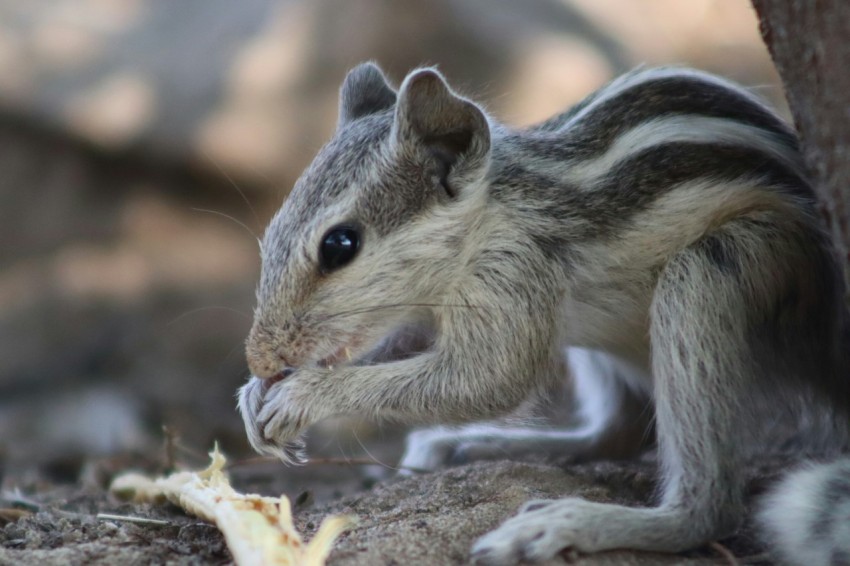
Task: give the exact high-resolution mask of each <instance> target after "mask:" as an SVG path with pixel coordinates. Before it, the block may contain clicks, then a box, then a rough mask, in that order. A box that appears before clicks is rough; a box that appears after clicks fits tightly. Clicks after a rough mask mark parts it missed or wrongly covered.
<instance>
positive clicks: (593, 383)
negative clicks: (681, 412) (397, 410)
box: [401, 348, 653, 473]
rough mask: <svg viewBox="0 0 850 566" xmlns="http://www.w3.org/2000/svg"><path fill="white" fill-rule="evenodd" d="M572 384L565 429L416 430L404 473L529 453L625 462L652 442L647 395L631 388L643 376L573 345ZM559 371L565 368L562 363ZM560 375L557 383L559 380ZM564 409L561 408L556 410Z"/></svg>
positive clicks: (642, 380)
mask: <svg viewBox="0 0 850 566" xmlns="http://www.w3.org/2000/svg"><path fill="white" fill-rule="evenodd" d="M568 360H569V366H570V373H571V374H572V379H571V380H569V383H564V385H565V386H572V387H571V388H572V389H573V391H572V392H570V393H568V394H567V395H555V396H557V397H562V398H563V397H567V403H568V404H573V405H575V406H576V408H577V409H578V410H577V411H574V413H575V414H573V415H570V419H569V421H570V422H571V423H573V424H572V426H570V427H564V428H554V427H551V426H545V427H544V426H517V425H516V424H510V423H507V422H506V423H480V424H473V425H466V426H461V427H442V426H441V427H434V428H426V429H420V430H416V431H413V432H411V433H410V435H409V436H408V438H407V442H406V448H405V453H404V456H403V458H402V460H401V470H402V472H403V473H409V472H410V471H416V470H422V471H425V470H434V469H437V468H440V467H442V466H446V465H457V464H464V463H467V462H470V461H474V460H498V459H521V458H523V457H525V456H528V455H530V454H545V455H551V456H562V455H567V456H571V457H574V458H575V459H576V460H592V459H600V458H613V459H621V458H629V457H632V456H635V455H636V454H638V453H639V452H640V451H642V450H643V449H644V448H645V447H646V446H647V445H648V444H650V443H651V442H652V440H653V434H652V431H651V420H652V409H651V406H650V402H649V398H648V396H647V395H646V394H645V393H643V392H641V391H640V390H639V388H637V387H636V384H638V383H645V382H646V379H645V378H644V376H641V375H637V374H639V372H638V371H637V370H636V369H634V368H632V367H630V366H628V365H627V364H625V363H623V362H621V361H619V360H617V359H615V358H613V357H611V356H608V355H607V354H603V353H601V352H597V351H591V350H585V349H581V348H570V349H569V351H568ZM560 370H561V372H563V371H564V368H563V366H560ZM564 377H565V376H563V375H561V376H560V380H561V382H562V383H563V382H564ZM561 409H562V410H563V407H562V408H561Z"/></svg>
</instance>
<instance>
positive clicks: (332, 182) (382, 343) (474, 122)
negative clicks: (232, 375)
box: [246, 63, 490, 377]
mask: <svg viewBox="0 0 850 566" xmlns="http://www.w3.org/2000/svg"><path fill="white" fill-rule="evenodd" d="M489 162H490V126H489V123H488V119H487V117H486V115H485V114H484V113H483V112H482V110H481V109H480V108H479V107H478V106H476V105H475V104H474V103H472V102H470V101H469V100H466V99H464V98H462V97H460V96H458V95H457V94H455V93H454V92H453V91H452V90H451V88H450V87H449V86H448V85H447V84H446V81H445V79H444V78H443V77H442V75H441V74H440V73H439V72H437V71H436V70H435V69H431V68H426V69H419V70H416V71H413V72H411V73H410V74H409V75H408V76H407V77H406V78H405V79H404V82H403V83H402V85H401V87H400V88H399V90H398V92H396V91H395V90H394V89H393V88H392V87H391V86H390V84H389V83H388V82H387V80H386V78H385V77H384V75H383V73H382V72H381V70H380V69H379V68H378V67H377V66H376V65H374V64H372V63H365V64H362V65H360V66H358V67H356V68H355V69H353V70H352V71H351V72H350V73H349V74H348V76H347V77H346V78H345V82H344V83H343V85H342V89H341V93H340V105H339V122H338V124H337V129H336V132H335V134H334V136H333V138H332V139H331V141H330V142H329V143H328V144H327V145H326V146H325V147H324V148H322V150H321V151H320V152H319V154H318V155H317V156H316V158H315V160H314V161H313V163H312V164H311V165H310V167H308V168H307V170H306V171H305V172H304V174H303V175H302V176H301V178H300V179H299V180H298V181H297V183H296V184H295V187H294V188H293V190H292V193H291V194H290V196H289V198H288V199H287V201H286V202H285V203H284V205H283V207H282V208H281V209H280V211H279V212H278V213H277V214H276V215H275V217H274V218H273V219H272V221H271V223H270V225H269V227H268V228H267V230H266V234H265V237H264V239H263V242H262V252H261V253H262V277H261V280H260V284H259V288H258V290H257V302H258V304H257V309H256V312H255V318H254V326H253V328H252V329H251V333H250V335H249V337H248V341H247V349H246V352H247V358H248V365H249V367H250V369H251V372H252V373H253V374H254V375H256V376H258V377H271V376H274V375H276V374H279V373H280V372H281V371H284V370H285V369H287V368H292V369H296V368H298V367H302V366H305V365H311V364H322V365H325V366H332V365H334V364H340V365H342V364H345V363H366V361H367V360H368V361H370V362H372V363H374V362H375V360H377V359H378V358H380V357H381V355H379V354H377V351H378V350H381V349H382V348H383V351H384V354H382V355H384V356H387V355H388V354H387V353H386V352H387V350H388V349H395V351H396V352H399V351H400V350H403V349H404V348H403V347H401V346H400V339H401V338H402V337H403V336H405V335H407V336H411V335H413V336H417V337H418V336H419V335H420V334H421V333H420V332H419V331H420V330H421V329H422V327H423V326H424V327H429V326H430V328H431V329H433V322H434V318H433V317H434V316H435V315H434V311H433V309H432V308H431V305H439V304H441V300H442V297H443V296H444V294H445V292H446V289H447V287H448V286H450V285H451V284H452V281H453V279H454V274H455V273H458V270H459V269H462V267H463V259H464V242H465V240H466V239H467V237H468V234H467V232H468V231H474V229H475V228H474V223H475V221H474V218H475V212H476V211H477V210H478V209H480V207H481V206H482V203H483V202H484V199H485V198H486V177H487V173H488V169H489ZM414 328H416V329H418V330H416V331H415V332H414V331H413V329H414ZM411 332H413V334H411ZM432 337H433V336H432ZM407 347H413V346H412V345H407ZM417 347H421V345H420V346H417Z"/></svg>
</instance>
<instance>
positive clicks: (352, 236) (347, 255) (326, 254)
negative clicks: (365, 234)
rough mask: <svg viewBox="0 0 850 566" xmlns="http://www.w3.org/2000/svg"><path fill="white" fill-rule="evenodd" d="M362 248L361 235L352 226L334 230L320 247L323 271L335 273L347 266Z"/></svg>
mask: <svg viewBox="0 0 850 566" xmlns="http://www.w3.org/2000/svg"><path fill="white" fill-rule="evenodd" d="M359 247H360V233H359V232H358V231H357V230H356V229H355V228H352V227H350V226H337V227H336V228H332V229H331V230H330V231H329V232H328V233H327V234H325V237H324V238H322V243H321V245H320V246H319V263H320V265H321V268H322V271H333V270H334V269H339V268H340V267H342V266H344V265H346V264H347V263H348V262H350V261H351V260H352V259H354V256H355V255H357V249H358V248H359Z"/></svg>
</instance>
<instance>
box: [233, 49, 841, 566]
mask: <svg viewBox="0 0 850 566" xmlns="http://www.w3.org/2000/svg"><path fill="white" fill-rule="evenodd" d="M261 256H262V275H261V279H260V282H259V285H258V289H257V307H256V311H255V318H254V324H253V327H252V329H251V331H250V334H249V336H248V339H247V344H246V356H247V360H248V365H249V368H250V370H251V373H252V374H253V376H252V377H251V378H250V379H249V381H248V383H247V384H245V385H244V386H243V387H242V388H241V389H240V391H239V401H238V406H239V410H240V412H241V414H242V417H243V419H244V422H245V426H246V430H247V435H248V438H249V441H250V442H251V444H252V445H253V447H254V448H255V449H256V450H258V451H259V452H262V453H265V454H270V455H275V456H277V457H279V458H281V459H282V460H284V461H286V462H297V461H300V460H302V459H303V458H304V455H303V446H304V445H303V441H302V440H301V436H302V433H303V431H304V429H305V427H307V426H308V425H310V424H312V423H315V422H316V421H318V420H321V419H323V418H325V417H328V416H331V415H338V414H357V415H364V416H369V417H377V418H389V419H395V420H398V421H403V422H406V423H414V424H429V423H430V424H443V425H460V424H461V423H468V422H471V421H487V420H492V419H498V418H502V417H504V416H506V415H510V414H511V412H512V411H514V410H515V409H517V407H520V406H523V405H524V404H525V403H527V402H528V401H529V400H530V399H535V398H542V397H545V396H547V395H550V396H552V395H556V393H557V392H558V391H559V388H560V387H562V384H563V383H564V381H565V377H566V376H567V375H568V373H572V374H573V376H574V380H573V381H572V382H571V383H572V386H573V388H574V391H575V393H574V394H575V400H576V401H577V403H578V405H579V406H580V411H581V413H582V414H584V415H586V416H588V417H590V423H589V424H588V425H587V426H583V427H581V428H573V429H541V428H540V427H533V426H525V427H514V428H508V427H505V426H499V425H496V424H493V425H484V424H472V425H467V426H465V427H463V426H460V427H457V426H455V427H453V428H446V427H442V428H440V427H438V428H432V429H423V430H419V431H415V432H413V433H412V434H411V436H410V438H409V441H408V446H407V451H406V453H405V455H404V457H403V463H404V464H405V465H409V466H412V467H418V468H426V469H434V468H437V467H439V466H441V465H444V464H448V463H452V462H455V461H458V460H459V459H460V460H463V459H465V458H469V457H486V456H487V454H488V453H489V454H492V453H498V454H516V455H521V454H524V453H527V452H529V451H534V450H546V451H554V452H561V453H565V454H574V455H576V456H579V457H600V456H612V455H613V456H616V457H621V456H628V455H633V454H635V453H637V452H639V451H640V450H642V449H643V448H644V447H645V444H646V442H644V438H645V437H646V436H647V435H646V431H647V430H648V427H652V428H653V429H654V438H655V442H656V444H657V451H658V458H659V484H660V493H659V497H658V502H657V505H656V506H654V507H624V506H619V505H613V504H603V503H598V502H591V501H586V500H583V499H578V498H567V499H558V500H547V501H530V502H528V503H527V504H525V505H524V506H523V507H522V508H521V509H520V510H519V512H518V514H517V515H516V516H514V517H512V518H510V519H508V520H507V521H505V522H504V523H503V524H502V526H500V527H499V528H497V529H496V530H494V531H492V532H490V533H488V534H485V535H484V536H483V537H481V538H480V539H479V540H478V541H477V542H476V543H475V544H474V546H473V548H472V559H473V561H474V562H476V563H478V564H494V565H502V564H514V563H516V562H517V561H519V560H526V561H540V560H546V559H549V558H551V557H553V556H554V555H556V554H557V553H559V552H561V551H563V550H565V549H569V550H571V551H574V552H579V553H594V552H599V551H604V550H608V549H637V550H648V551H661V552H678V551H683V550H687V549H691V548H695V547H698V546H700V545H702V544H705V543H706V542H708V541H711V540H714V539H716V538H718V537H723V536H726V535H729V534H731V533H733V532H734V531H735V530H736V529H737V528H738V527H739V525H740V524H741V523H742V521H743V518H744V516H745V513H746V503H745V484H746V478H745V477H744V473H743V471H742V468H743V466H744V462H745V458H746V457H747V454H746V446H747V445H751V444H752V443H756V444H757V443H758V442H766V441H765V440H764V439H765V438H767V436H764V435H767V434H768V433H769V431H770V429H771V425H772V424H773V423H774V422H775V420H776V419H777V418H781V419H783V420H786V419H796V420H795V421H794V422H795V423H796V422H798V421H799V423H800V430H802V431H803V432H804V435H805V441H806V442H807V443H810V445H811V446H816V445H817V446H821V445H823V446H837V447H839V448H838V449H837V450H841V449H843V447H844V446H845V445H846V443H847V442H848V428H850V427H848V424H850V420H848V412H850V379H848V367H850V363H848V362H850V360H848V345H850V324H848V321H849V320H850V319H848V312H847V309H846V308H845V306H844V293H845V286H844V280H843V277H842V273H841V269H840V267H839V262H838V260H837V258H836V257H835V252H834V250H833V247H832V243H831V241H830V238H829V236H828V234H827V232H826V230H825V228H824V226H823V221H822V219H821V217H820V213H819V209H818V203H817V199H816V197H815V194H814V192H813V189H812V186H811V183H810V181H809V179H808V177H807V174H806V169H805V166H804V164H803V159H802V157H801V152H800V150H799V147H798V141H797V137H796V134H795V132H794V131H793V129H792V128H791V127H790V126H788V125H787V124H786V123H785V122H784V121H783V120H782V119H781V118H779V117H778V116H777V114H776V113H775V112H773V111H772V110H771V109H770V108H769V107H768V106H767V105H766V104H764V103H763V102H762V101H761V100H760V99H758V98H757V97H755V96H754V95H752V94H751V93H749V92H748V91H747V90H745V89H744V88H742V87H740V86H738V85H735V84H733V83H731V82H728V81H726V80H725V79H721V78H719V77H716V76H713V75H710V74H708V73H704V72H700V71H695V70H688V69H681V68H658V69H640V70H637V71H634V72H631V73H629V74H626V75H623V76H621V77H619V78H617V79H615V80H614V81H612V82H611V83H610V84H608V85H607V86H605V87H603V88H601V89H600V90H598V91H597V92H595V93H593V94H591V95H590V96H588V97H587V98H586V99H585V100H583V101H582V102H580V103H579V104H577V105H576V106H574V107H572V108H571V109H569V110H568V111H566V112H564V113H562V114H559V115H556V116H554V117H552V118H550V119H548V120H546V121H545V122H542V123H540V124H537V125H534V126H532V127H528V128H525V129H512V128H509V127H507V126H504V125H502V124H500V123H498V122H497V121H496V120H495V119H494V118H493V117H492V116H490V115H489V114H487V113H486V112H485V110H484V109H483V107H482V106H481V105H480V104H477V103H475V102H473V101H471V100H469V99H467V98H464V97H463V96H461V95H459V94H457V93H456V92H455V91H454V90H453V89H452V88H451V87H450V86H449V85H448V83H447V81H446V79H445V78H444V77H443V76H442V75H441V74H440V72H439V71H438V70H436V69H435V68H420V69H417V70H414V71H412V72H411V73H409V74H408V75H407V76H406V78H405V79H404V81H403V82H402V84H401V85H400V87H399V88H398V89H397V90H396V89H395V88H394V87H393V86H391V85H390V83H389V82H388V81H387V79H386V77H385V75H384V73H383V72H382V71H381V69H380V68H379V67H378V66H377V65H375V64H373V63H364V64H362V65H360V66H358V67H356V68H354V69H353V70H352V71H350V72H349V74H348V75H347V77H346V78H345V80H344V83H343V85H342V88H341V92H340V103H339V119H338V124H337V128H336V132H335V133H334V135H333V137H332V139H331V140H330V142H328V143H327V145H325V146H324V148H322V149H321V151H320V152H319V153H318V155H317V156H316V158H315V160H314V161H313V163H312V164H311V165H310V166H309V167H308V168H307V170H306V171H305V172H304V173H303V175H302V176H301V177H300V179H299V180H298V181H297V182H296V184H295V186H294V188H293V190H292V192H291V194H290V196H289V197H288V199H287V200H286V201H285V202H284V204H283V206H282V208H281V209H280V210H279V211H278V212H277V213H276V214H275V216H274V217H273V219H272V220H271V222H270V224H269V226H268V228H267V230H266V233H265V236H264V238H263V241H262V245H261ZM565 354H566V355H565ZM568 370H572V371H571V372H568ZM778 416H779V417H778ZM650 436H652V435H650ZM624 438H625V439H627V440H626V441H625V442H624V441H623V439H624ZM758 517H759V518H760V522H759V524H760V525H761V527H760V528H761V530H762V532H763V534H764V536H765V537H766V538H767V539H768V540H770V541H771V542H772V543H773V545H774V546H775V547H776V548H777V549H778V552H779V554H780V558H781V559H782V560H784V561H787V562H790V563H799V564H807V565H809V564H829V563H847V562H848V561H850V536H848V530H850V520H849V519H848V517H850V463H848V462H847V461H843V460H840V459H839V460H837V461H836V462H833V463H831V464H829V463H827V464H820V465H813V466H810V467H807V468H803V469H801V470H800V471H797V472H794V473H792V474H791V475H789V476H787V477H786V478H785V479H783V480H782V481H781V482H779V485H778V487H776V488H775V489H774V491H772V492H771V493H769V494H768V495H766V496H765V497H764V498H763V499H762V502H761V507H760V511H759V513H758Z"/></svg>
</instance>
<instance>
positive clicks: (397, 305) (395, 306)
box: [322, 303, 485, 320]
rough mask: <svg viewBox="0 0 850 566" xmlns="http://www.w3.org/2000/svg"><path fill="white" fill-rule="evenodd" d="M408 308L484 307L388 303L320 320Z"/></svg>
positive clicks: (473, 306) (478, 307) (348, 311)
mask: <svg viewBox="0 0 850 566" xmlns="http://www.w3.org/2000/svg"><path fill="white" fill-rule="evenodd" d="M409 307H435V308H436V307H440V308H456V309H484V308H485V307H480V306H477V305H452V304H443V303H390V304H387V305H372V306H368V307H361V308H358V309H351V310H347V311H341V312H337V313H334V314H329V315H326V316H324V317H323V318H322V320H330V319H333V318H339V317H342V316H352V315H355V314H363V313H367V312H373V311H379V310H385V309H387V310H388V309H403V308H409Z"/></svg>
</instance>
